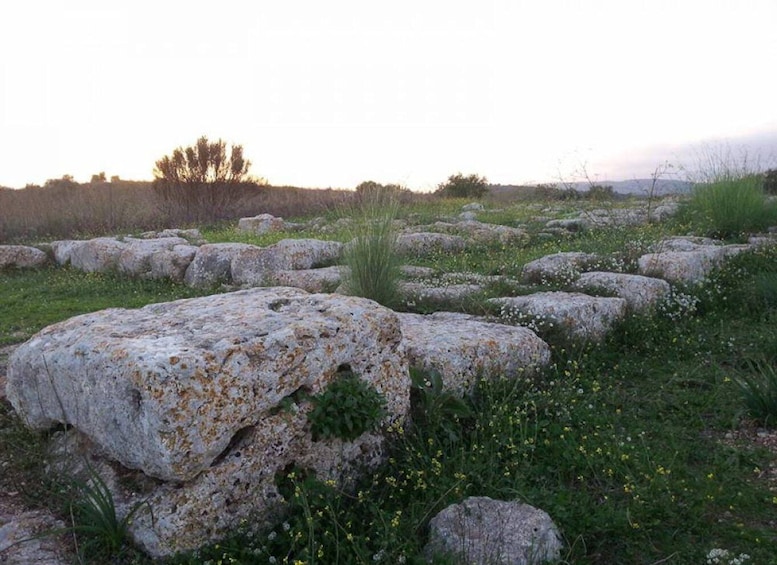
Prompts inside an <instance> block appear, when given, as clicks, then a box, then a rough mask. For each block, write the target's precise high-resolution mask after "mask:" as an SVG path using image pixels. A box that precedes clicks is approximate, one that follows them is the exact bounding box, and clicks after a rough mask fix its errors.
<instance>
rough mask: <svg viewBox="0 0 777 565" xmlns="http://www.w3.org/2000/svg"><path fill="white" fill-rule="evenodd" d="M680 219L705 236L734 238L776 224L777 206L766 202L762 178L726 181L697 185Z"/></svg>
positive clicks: (748, 176)
mask: <svg viewBox="0 0 777 565" xmlns="http://www.w3.org/2000/svg"><path fill="white" fill-rule="evenodd" d="M680 216H681V217H682V218H684V219H685V220H686V221H688V222H689V223H690V225H691V226H692V227H693V229H694V230H696V231H698V232H700V233H703V234H704V235H708V236H711V237H722V238H733V237H737V236H741V235H742V234H745V233H748V232H754V231H761V230H764V229H766V228H767V227H769V226H770V225H773V224H774V223H777V204H775V203H774V202H770V201H769V200H768V199H767V198H766V195H765V194H764V191H763V178H762V177H760V176H757V175H747V176H743V177H739V178H734V177H727V178H720V179H717V180H714V181H713V182H710V183H705V184H698V185H696V186H695V187H694V189H693V192H692V194H691V198H690V200H688V201H687V202H686V203H685V204H684V207H683V209H682V210H681V212H680Z"/></svg>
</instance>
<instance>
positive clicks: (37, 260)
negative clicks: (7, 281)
mask: <svg viewBox="0 0 777 565" xmlns="http://www.w3.org/2000/svg"><path fill="white" fill-rule="evenodd" d="M48 261H49V258H48V256H47V255H46V253H44V252H43V251H41V250H40V249H37V248H35V247H29V246H27V245H0V271H2V270H3V269H37V268H39V267H43V266H44V265H45V264H46V263H48Z"/></svg>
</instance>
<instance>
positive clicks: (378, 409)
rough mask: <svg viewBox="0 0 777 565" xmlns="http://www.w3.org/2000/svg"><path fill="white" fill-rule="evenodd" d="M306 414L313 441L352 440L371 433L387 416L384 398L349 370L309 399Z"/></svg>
mask: <svg viewBox="0 0 777 565" xmlns="http://www.w3.org/2000/svg"><path fill="white" fill-rule="evenodd" d="M311 400H312V401H313V409H312V410H311V411H310V414H308V420H309V421H310V429H311V432H312V434H313V439H314V440H315V441H318V440H320V439H329V438H340V439H343V440H346V441H351V440H354V439H356V438H357V437H359V436H360V435H362V434H363V433H365V432H368V431H371V430H374V429H375V428H376V427H377V426H378V425H379V424H380V422H381V421H382V420H383V418H384V417H385V416H386V399H385V398H383V396H382V395H381V394H380V393H379V392H378V391H377V390H375V389H374V388H372V387H371V386H370V385H369V384H367V383H366V382H364V381H363V380H362V379H360V378H359V377H358V376H357V375H354V374H353V373H351V372H350V371H348V372H344V373H341V374H339V375H338V378H337V380H335V381H334V382H333V383H331V384H330V385H329V386H328V387H327V388H326V390H325V391H324V392H322V393H321V394H319V395H316V396H314V397H312V399H311Z"/></svg>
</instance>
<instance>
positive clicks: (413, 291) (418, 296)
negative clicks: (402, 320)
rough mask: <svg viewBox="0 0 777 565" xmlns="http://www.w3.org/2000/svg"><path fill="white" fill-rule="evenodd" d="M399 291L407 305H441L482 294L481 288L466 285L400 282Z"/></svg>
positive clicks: (474, 285) (475, 285)
mask: <svg viewBox="0 0 777 565" xmlns="http://www.w3.org/2000/svg"><path fill="white" fill-rule="evenodd" d="M399 291H400V292H401V293H402V296H403V298H404V301H405V302H407V303H419V302H421V303H424V304H429V305H443V304H447V303H450V302H451V301H456V300H462V299H464V298H467V297H469V296H473V295H475V294H478V293H480V292H483V286H481V285H479V284H466V283H465V284H446V285H444V286H437V285H435V284H432V283H429V284H427V283H422V282H406V281H400V283H399Z"/></svg>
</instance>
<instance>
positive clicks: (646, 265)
mask: <svg viewBox="0 0 777 565" xmlns="http://www.w3.org/2000/svg"><path fill="white" fill-rule="evenodd" d="M725 256H726V251H725V249H724V248H723V247H718V246H712V245H710V246H700V247H698V248H696V249H695V250H693V251H664V252H661V253H647V254H645V255H642V256H641V257H640V258H639V260H638V265H639V272H640V274H642V275H646V276H650V277H659V278H662V279H665V280H667V281H669V282H671V283H679V284H694V283H699V282H701V281H703V280H704V279H705V278H706V277H707V275H708V274H709V273H710V272H711V271H712V270H713V269H714V268H715V267H716V266H717V265H718V264H720V262H721V260H723V259H724V258H725Z"/></svg>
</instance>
